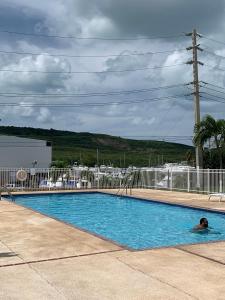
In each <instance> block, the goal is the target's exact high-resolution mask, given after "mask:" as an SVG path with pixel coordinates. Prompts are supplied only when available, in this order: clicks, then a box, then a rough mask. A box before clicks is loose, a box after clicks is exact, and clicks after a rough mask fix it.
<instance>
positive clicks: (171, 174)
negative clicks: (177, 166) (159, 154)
mask: <svg viewBox="0 0 225 300" xmlns="http://www.w3.org/2000/svg"><path fill="white" fill-rule="evenodd" d="M170 178H171V179H170V190H171V191H172V190H173V170H172V168H171V169H170Z"/></svg>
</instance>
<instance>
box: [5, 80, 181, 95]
mask: <svg viewBox="0 0 225 300" xmlns="http://www.w3.org/2000/svg"><path fill="white" fill-rule="evenodd" d="M185 86H186V84H184V83H182V84H174V85H168V86H160V87H155V88H150V89H139V90H138V89H137V90H124V91H111V92H105V93H103V92H102V93H97V92H91V93H80V94H50V93H45V94H43V93H42V94H41V93H38V94H27V93H17V92H1V93H0V97H12V98H17V97H57V98H62V97H65V98H71V97H99V96H100V97H105V96H114V95H116V96H117V95H127V94H137V93H146V92H154V91H158V90H164V89H171V88H176V87H185Z"/></svg>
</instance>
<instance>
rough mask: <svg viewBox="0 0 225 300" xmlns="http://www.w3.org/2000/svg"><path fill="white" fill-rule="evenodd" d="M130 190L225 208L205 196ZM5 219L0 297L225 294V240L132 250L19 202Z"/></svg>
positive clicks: (1, 205)
mask: <svg viewBox="0 0 225 300" xmlns="http://www.w3.org/2000/svg"><path fill="white" fill-rule="evenodd" d="M110 192H112V190H110ZM133 195H135V196H140V197H143V198H148V199H157V200H166V201H172V202H176V203H182V204H188V205H195V206H199V207H210V208H213V209H220V210H222V209H223V210H225V203H218V202H214V203H212V202H208V200H207V196H203V195H196V194H185V193H176V192H164V191H156V190H134V191H133ZM0 218H1V221H0V285H1V288H0V299H4V300H7V299H10V300H13V299H23V300H25V299H32V300H33V299H34V300H35V299H38V300H42V299H71V300H72V299H87V300H89V299H90V300H91V299H96V300H104V299H131V300H132V299H150V300H154V299H162V300H164V299H166V300H170V299H171V300H176V299H179V300H183V299H184V300H185V299H214V300H217V299H218V300H219V299H221V300H222V299H225V296H224V295H225V265H224V264H225V242H217V243H209V244H201V245H189V246H179V247H173V248H162V249H154V250H147V251H134V252H132V251H128V250H126V249H123V248H121V247H119V246H117V245H115V244H112V243H110V242H108V241H106V240H103V239H100V238H98V237H96V236H93V235H91V234H89V233H86V232H83V231H80V230H78V229H76V228H74V227H71V226H69V225H66V224H64V223H62V222H59V221H56V220H54V219H52V218H48V217H46V216H43V215H41V214H39V213H36V212H33V211H31V210H29V209H25V208H23V207H20V206H18V205H16V204H14V203H10V202H6V201H2V202H0Z"/></svg>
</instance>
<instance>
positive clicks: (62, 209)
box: [14, 192, 225, 250]
mask: <svg viewBox="0 0 225 300" xmlns="http://www.w3.org/2000/svg"><path fill="white" fill-rule="evenodd" d="M14 199H15V201H16V203H17V204H21V205H23V206H25V207H28V208H31V209H33V210H35V211H38V212H40V213H43V214H46V215H48V216H50V217H54V218H57V219H59V220H61V221H64V222H67V223H69V224H71V225H74V226H76V227H78V228H81V229H84V230H87V231H89V232H91V233H94V234H97V235H100V236H102V237H104V238H107V239H110V240H112V241H114V242H116V243H118V244H121V245H124V246H127V247H129V248H132V249H135V250H141V249H147V248H157V247H164V246H175V245H180V244H189V243H203V242H209V241H217V240H225V215H224V214H222V213H214V212H209V211H206V210H203V209H193V208H186V207H181V206H178V205H171V204H164V203H160V202H155V201H145V200H141V199H136V198H130V197H117V196H114V195H109V194H103V193H97V192H96V193H95V192H93V193H62V194H61V193H59V194H58V193H55V194H35V195H34V194H33V195H18V196H14ZM201 217H206V218H207V219H208V220H209V225H210V226H211V227H213V229H212V230H211V231H210V232H208V233H207V234H199V233H193V232H191V229H192V227H193V226H194V225H196V224H198V223H199V219H200V218H201Z"/></svg>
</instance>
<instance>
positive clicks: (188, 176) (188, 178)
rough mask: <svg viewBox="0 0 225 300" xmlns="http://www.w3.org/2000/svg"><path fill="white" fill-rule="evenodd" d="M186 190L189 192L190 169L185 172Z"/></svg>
mask: <svg viewBox="0 0 225 300" xmlns="http://www.w3.org/2000/svg"><path fill="white" fill-rule="evenodd" d="M187 190H188V193H189V192H190V169H189V168H188V170H187Z"/></svg>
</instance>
